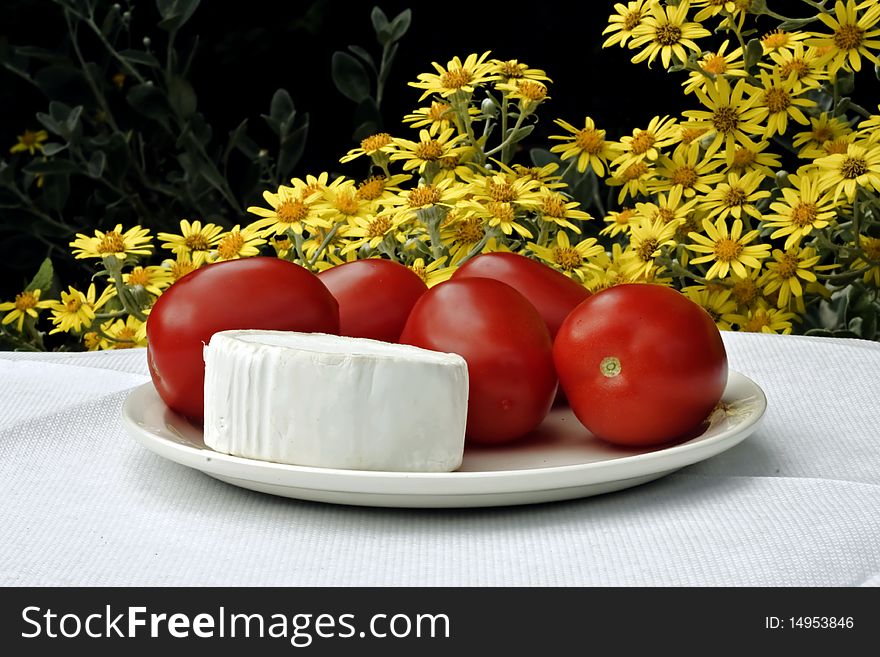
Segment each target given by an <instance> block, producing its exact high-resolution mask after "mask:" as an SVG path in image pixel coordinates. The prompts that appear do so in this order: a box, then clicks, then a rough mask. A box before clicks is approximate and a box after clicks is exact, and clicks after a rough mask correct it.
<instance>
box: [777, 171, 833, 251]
mask: <svg viewBox="0 0 880 657" xmlns="http://www.w3.org/2000/svg"><path fill="white" fill-rule="evenodd" d="M788 181H789V183H791V185H792V186H791V187H784V188H783V189H782V198H780V199H777V200H776V201H775V202H773V203H771V204H770V209H771V210H772V211H773V213H772V214H766V215H764V220H763V222H762V224H763V225H764V226H765V227H767V228H776V230H775V231H773V233H772V234H771V235H770V239H774V240H775V239H778V238H780V237H785V238H786V239H785V249H786V250H788V249H791V248H792V247H794V246H796V245H797V244H798V243H799V242H800V241H801V240H802V239H803V238H804V237H807V236H808V235H809V234H810V233H811V232H813V230H814V229H815V230H820V229H822V228H825V227H827V226H828V224H829V223H830V222H831V221H832V220H833V219H834V215H835V208H834V202H833V200H832V199H831V195H830V194H828V193H824V194H823V193H820V192H819V176H818V173H817V172H816V171H815V170H813V171H810V172H805V173H803V174H799V175H791V176H789V177H788Z"/></svg>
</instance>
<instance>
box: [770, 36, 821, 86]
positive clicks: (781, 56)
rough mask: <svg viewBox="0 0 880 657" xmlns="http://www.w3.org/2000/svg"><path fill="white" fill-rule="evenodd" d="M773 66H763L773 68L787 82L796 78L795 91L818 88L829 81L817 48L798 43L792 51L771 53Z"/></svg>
mask: <svg viewBox="0 0 880 657" xmlns="http://www.w3.org/2000/svg"><path fill="white" fill-rule="evenodd" d="M770 59H771V60H773V66H772V67H771V66H770V65H769V64H763V63H762V64H761V66H762V67H763V68H772V70H773V71H775V72H776V73H777V74H778V75H779V78H780V79H782V80H787V79H789V78H790V77H792V76H794V82H795V84H794V89H795V91H801V90H802V89H803V88H816V87H820V86H822V83H823V82H824V81H826V80H827V79H828V71H827V70H826V69H825V68H824V67H823V66H822V64H821V58H820V55H819V51H818V50H817V49H816V48H804V44H802V43H796V44H795V45H794V48H793V49H792V50H780V51H777V52H771V53H770Z"/></svg>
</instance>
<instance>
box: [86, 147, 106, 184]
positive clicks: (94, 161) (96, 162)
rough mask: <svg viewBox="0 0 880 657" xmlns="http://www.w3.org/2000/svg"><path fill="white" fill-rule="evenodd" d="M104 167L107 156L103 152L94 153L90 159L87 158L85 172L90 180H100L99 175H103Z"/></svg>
mask: <svg viewBox="0 0 880 657" xmlns="http://www.w3.org/2000/svg"><path fill="white" fill-rule="evenodd" d="M106 165H107V156H106V155H105V154H104V151H95V152H94V153H92V157H90V158H89V163H88V166H86V171H87V172H88V174H89V176H91V177H92V178H100V177H101V174H102V173H104V167H105V166H106Z"/></svg>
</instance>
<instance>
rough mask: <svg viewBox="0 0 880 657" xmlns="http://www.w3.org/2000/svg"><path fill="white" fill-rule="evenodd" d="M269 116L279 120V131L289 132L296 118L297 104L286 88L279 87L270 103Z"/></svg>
mask: <svg viewBox="0 0 880 657" xmlns="http://www.w3.org/2000/svg"><path fill="white" fill-rule="evenodd" d="M269 116H271V117H272V119H274V120H275V121H277V122H278V126H279V133H281V134H283V133H285V132H287V131H288V130H289V129H290V127H291V126H292V125H293V121H294V119H295V118H296V106H295V105H294V104H293V99H292V98H291V97H290V94H289V93H287V90H286V89H277V90H276V91H275V93H274V94H273V95H272V102H271V103H270V104H269Z"/></svg>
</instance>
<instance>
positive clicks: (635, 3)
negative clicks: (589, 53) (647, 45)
mask: <svg viewBox="0 0 880 657" xmlns="http://www.w3.org/2000/svg"><path fill="white" fill-rule="evenodd" d="M655 2H656V0H632V1H631V2H627V3H626V4H625V5H624V4H622V3H620V2H618V3H616V4H615V5H614V11H616V12H617V13H616V14H611V15H610V16H609V17H608V27H606V28H605V29H604V30H602V34H609V33H610V34H611V36H610V37H608V38H607V39H605V42H604V43H603V44H602V47H603V48H608V47H609V46H613V45H614V44H615V43H619V44H620V45H621V47H623V46H625V45H626V42H627V40H628V39H630V38H631V37H632V36H633V30H635V29H636V28H637V27H638V26H639V25H641V24H642V19H643V18H644V17H645V16H646V15H647V13H648V9H647V8H646V7H645V4H647V5H648V7H650V6H651V5H653V4H654V3H655Z"/></svg>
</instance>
